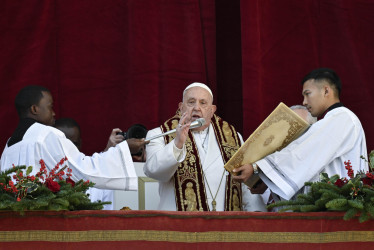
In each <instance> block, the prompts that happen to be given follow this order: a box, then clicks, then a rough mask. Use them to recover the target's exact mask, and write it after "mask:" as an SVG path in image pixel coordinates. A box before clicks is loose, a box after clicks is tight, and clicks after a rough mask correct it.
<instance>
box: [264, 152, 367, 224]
mask: <svg viewBox="0 0 374 250" xmlns="http://www.w3.org/2000/svg"><path fill="white" fill-rule="evenodd" d="M361 158H363V157H361ZM363 159H364V158H363ZM369 160H370V161H369V162H368V163H369V168H370V170H371V171H372V169H374V166H373V164H374V151H371V153H370V155H369ZM344 164H345V168H346V169H347V171H348V176H349V179H347V178H340V177H339V175H334V176H331V177H329V176H328V175H327V174H326V173H322V174H321V176H320V179H321V181H319V182H314V183H312V182H306V183H305V186H307V187H309V192H308V193H307V194H300V195H298V196H297V198H296V200H289V201H279V202H276V203H274V204H271V205H269V206H268V208H274V207H281V210H280V211H288V210H292V211H295V212H317V211H345V214H344V220H349V219H352V218H353V217H355V216H356V215H360V216H359V221H360V222H364V221H367V220H369V219H371V218H374V187H373V183H374V174H373V172H366V173H364V172H359V173H357V174H356V175H355V176H354V172H353V170H352V166H351V162H350V161H346V162H344Z"/></svg>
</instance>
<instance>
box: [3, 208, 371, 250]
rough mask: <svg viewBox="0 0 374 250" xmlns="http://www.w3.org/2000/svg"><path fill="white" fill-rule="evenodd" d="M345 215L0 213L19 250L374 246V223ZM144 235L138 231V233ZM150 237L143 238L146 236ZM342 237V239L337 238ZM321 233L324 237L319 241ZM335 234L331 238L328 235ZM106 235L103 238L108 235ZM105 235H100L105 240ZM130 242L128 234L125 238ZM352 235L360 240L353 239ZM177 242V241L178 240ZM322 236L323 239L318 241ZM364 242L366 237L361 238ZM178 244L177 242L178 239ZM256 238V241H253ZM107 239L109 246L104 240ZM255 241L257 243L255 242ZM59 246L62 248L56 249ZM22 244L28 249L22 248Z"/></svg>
mask: <svg viewBox="0 0 374 250" xmlns="http://www.w3.org/2000/svg"><path fill="white" fill-rule="evenodd" d="M342 215H343V213H328V212H325V213H305V214H303V213H251V212H162V211H76V212H65V211H63V212H27V213H26V215H25V216H20V215H19V214H17V213H14V212H4V211H3V212H0V221H1V225H2V226H1V228H0V238H2V239H3V242H2V247H10V248H7V249H16V248H17V247H19V246H23V247H25V246H28V247H29V248H30V247H32V246H39V248H45V247H47V246H51V244H52V243H54V244H55V245H54V248H55V249H67V248H69V249H78V248H81V247H94V249H96V248H100V247H103V246H104V245H106V246H107V247H112V248H113V247H120V246H122V247H123V246H126V247H129V248H130V249H133V248H137V249H139V247H140V246H141V247H148V248H149V247H152V248H153V249H165V248H166V247H169V248H170V247H171V248H178V249H180V248H183V249H185V248H189V247H192V249H216V248H217V247H218V248H220V249H232V247H239V246H241V247H254V246H256V247H259V248H261V249H275V248H276V249H291V248H292V249H313V248H314V249H316V248H318V249H331V247H334V248H336V247H339V249H352V247H365V246H368V247H369V246H370V245H372V244H373V241H374V240H373V239H372V238H362V237H365V235H371V233H370V232H371V231H373V230H374V224H373V223H371V222H370V221H369V222H366V223H359V222H358V220H357V219H353V220H350V221H343V220H342ZM108 230H112V231H113V232H118V231H120V232H129V234H131V233H133V232H134V231H135V232H139V235H140V236H139V237H143V236H144V235H145V238H142V239H138V240H136V239H134V240H131V241H124V240H123V241H117V240H115V238H111V237H108V236H104V238H100V239H97V241H86V242H85V239H78V240H77V241H76V242H69V241H68V240H67V242H56V240H55V238H54V237H53V236H52V235H55V234H54V233H53V232H56V231H67V232H71V233H74V232H78V231H87V232H88V233H89V232H92V231H98V232H102V233H105V231H108ZM138 230H139V231H138ZM143 230H145V232H148V233H149V235H150V236H149V238H148V237H147V235H148V234H147V233H145V234H143V233H144V231H143ZM17 231H24V235H27V234H26V232H38V231H40V232H46V231H47V233H48V232H49V233H48V234H50V235H51V237H50V238H46V239H44V240H43V241H33V240H32V239H31V240H30V241H27V242H18V240H19V239H9V238H7V239H8V240H5V241H4V238H3V237H6V234H3V232H4V233H6V232H17ZM162 231H165V232H169V237H171V238H159V239H157V241H154V238H152V236H151V235H152V234H153V233H156V234H157V232H161V233H162ZM184 232H185V233H186V234H188V232H193V233H194V235H195V236H196V238H193V237H192V238H190V237H188V236H186V235H185V236H182V237H179V235H181V234H182V235H183V233H184ZM219 232H222V233H223V234H225V233H230V232H232V233H233V234H231V236H232V237H233V236H234V235H235V234H236V233H239V232H255V233H260V234H258V235H259V236H260V235H261V232H263V233H269V232H270V233H272V234H271V235H270V236H269V237H268V238H267V239H268V240H273V239H274V241H275V242H261V241H260V242H258V241H254V242H251V240H246V239H241V242H235V241H234V242H230V238H226V240H223V238H221V237H215V236H216V235H217V234H219ZM283 232H286V233H287V232H288V233H293V234H294V235H292V234H290V237H291V238H290V239H289V242H288V243H279V241H282V240H283V239H281V238H278V239H277V237H279V235H280V234H281V233H283ZM308 233H314V234H317V237H316V236H313V235H312V236H311V237H316V239H317V242H315V243H308V242H304V243H303V242H295V243H292V241H293V240H294V241H298V235H300V237H305V235H309V234H308ZM334 233H337V234H339V235H340V236H339V237H336V236H334ZM204 234H210V237H208V238H206V241H204V242H201V240H200V242H199V239H201V238H199V237H200V236H202V235H204ZM318 234H319V236H318ZM328 234H331V236H330V237H329V236H326V235H328ZM103 235H104V234H103ZM103 235H101V236H99V237H102V236H103ZM123 235H124V237H126V233H124V234H123ZM352 235H355V237H353V236H352ZM173 237H175V238H173ZM319 237H320V239H319ZM360 237H361V238H360ZM177 238H178V240H177V241H176V239H177ZM252 239H253V238H252ZM103 240H105V241H103ZM254 240H256V239H254ZM56 243H58V244H56ZM22 244H23V245H22Z"/></svg>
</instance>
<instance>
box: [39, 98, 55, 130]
mask: <svg viewBox="0 0 374 250" xmlns="http://www.w3.org/2000/svg"><path fill="white" fill-rule="evenodd" d="M42 94H43V97H42V99H40V101H39V104H38V105H35V111H36V113H35V115H36V120H37V121H38V122H40V123H42V124H44V125H49V126H53V125H54V124H55V112H54V111H53V98H52V95H51V94H50V93H49V92H46V91H42Z"/></svg>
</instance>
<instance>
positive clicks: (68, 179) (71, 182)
mask: <svg viewBox="0 0 374 250" xmlns="http://www.w3.org/2000/svg"><path fill="white" fill-rule="evenodd" d="M66 183H70V185H71V186H72V187H74V186H75V181H73V180H72V179H70V178H67V179H66Z"/></svg>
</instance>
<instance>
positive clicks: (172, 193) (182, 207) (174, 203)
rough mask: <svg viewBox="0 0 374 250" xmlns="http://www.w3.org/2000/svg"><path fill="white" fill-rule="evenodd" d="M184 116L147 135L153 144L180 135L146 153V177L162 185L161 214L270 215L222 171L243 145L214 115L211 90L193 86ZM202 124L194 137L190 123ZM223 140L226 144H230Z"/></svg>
mask: <svg viewBox="0 0 374 250" xmlns="http://www.w3.org/2000/svg"><path fill="white" fill-rule="evenodd" d="M179 111H180V112H179ZM179 111H178V112H177V115H176V116H174V117H173V118H171V119H169V120H168V121H166V122H165V123H164V124H163V125H161V127H159V128H155V129H153V130H150V131H149V132H148V134H147V138H150V137H153V136H155V135H159V134H161V133H162V132H165V131H167V130H171V129H173V128H175V129H176V134H172V136H165V137H159V138H157V139H154V140H151V141H150V143H149V144H148V145H147V147H146V153H147V161H146V164H145V166H144V173H145V174H146V175H147V176H148V177H151V178H154V179H156V180H158V181H159V194H160V203H159V206H158V209H160V210H169V211H176V210H177V211H224V210H225V211H239V210H247V211H266V208H265V204H264V203H263V201H262V198H261V196H260V195H253V194H251V193H250V192H249V190H248V189H247V187H246V186H245V185H241V186H240V185H239V186H234V185H237V184H239V183H233V181H232V178H231V175H230V174H229V173H228V172H227V171H225V169H224V167H223V166H224V162H225V161H227V160H228V159H229V158H228V157H230V155H231V156H232V154H233V153H235V151H236V150H237V149H238V147H240V144H241V143H243V139H242V138H241V136H240V135H239V134H238V133H236V131H235V129H234V128H233V127H232V126H231V125H229V124H228V123H226V122H224V121H222V119H221V118H219V117H218V116H216V115H214V112H215V111H216V106H215V105H213V95H212V92H211V90H210V89H209V88H208V86H206V85H205V84H202V83H193V84H191V85H189V86H188V87H187V88H186V89H185V91H184V92H183V101H182V102H181V103H179ZM199 118H204V119H205V124H203V125H202V126H201V127H199V128H195V129H193V130H192V132H191V131H190V130H189V128H190V124H191V122H193V121H195V120H196V119H199ZM216 124H221V125H222V126H221V125H216ZM221 138H226V141H227V143H225V140H223V139H221ZM227 154H228V155H227ZM227 156H228V157H227Z"/></svg>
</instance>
